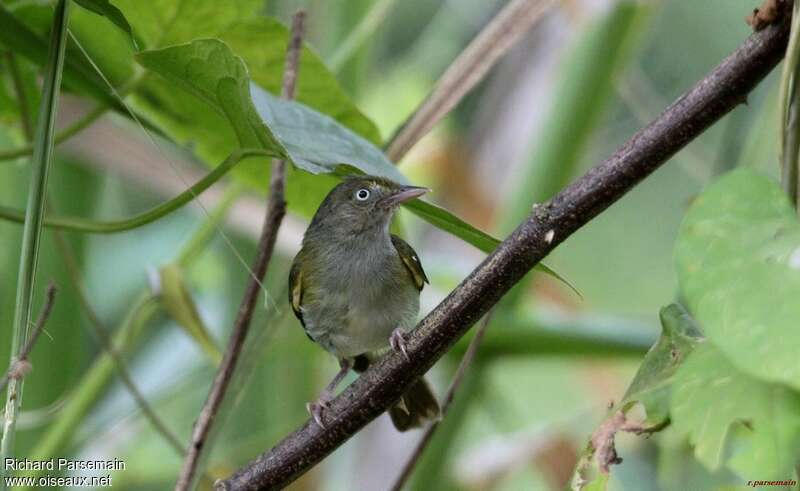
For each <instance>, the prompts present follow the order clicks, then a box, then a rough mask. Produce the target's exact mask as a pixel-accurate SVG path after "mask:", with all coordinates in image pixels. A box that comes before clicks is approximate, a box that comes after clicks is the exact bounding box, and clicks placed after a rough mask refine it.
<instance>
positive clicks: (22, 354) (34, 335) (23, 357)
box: [0, 281, 58, 391]
mask: <svg viewBox="0 0 800 491" xmlns="http://www.w3.org/2000/svg"><path fill="white" fill-rule="evenodd" d="M57 291H58V288H56V285H55V283H53V282H52V281H51V282H50V284H48V285H47V293H46V294H45V300H44V305H43V306H42V311H41V312H40V313H39V317H38V318H37V319H36V324H35V325H34V328H33V332H31V336H30V337H29V338H28V342H26V343H25V346H23V347H22V349H21V350H20V351H19V354H18V355H17V356H16V358H14V359H13V360H11V365H9V367H8V370H7V371H6V373H5V374H4V375H3V378H2V379H0V391H1V390H5V388H6V385H8V381H9V380H11V379H21V378H22V377H24V376H25V375H27V374H28V372H30V370H31V365H30V362H29V361H28V356H30V354H31V351H32V350H33V346H34V345H35V344H36V340H37V339H39V336H40V335H41V334H42V331H44V325H45V324H46V323H47V319H48V317H50V312H52V310H53V304H54V303H55V301H56V292H57Z"/></svg>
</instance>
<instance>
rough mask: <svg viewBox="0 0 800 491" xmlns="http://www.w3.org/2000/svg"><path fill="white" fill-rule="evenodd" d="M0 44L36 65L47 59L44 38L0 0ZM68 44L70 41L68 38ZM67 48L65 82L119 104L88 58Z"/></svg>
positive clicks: (106, 101)
mask: <svg viewBox="0 0 800 491" xmlns="http://www.w3.org/2000/svg"><path fill="white" fill-rule="evenodd" d="M0 44H3V45H5V46H6V47H8V48H10V49H11V50H12V51H13V52H14V53H16V54H19V55H21V56H24V57H25V58H27V59H29V60H31V61H32V62H34V63H36V64H37V65H39V66H44V64H45V61H46V60H47V41H46V40H45V38H44V37H43V36H42V35H40V34H39V33H37V32H36V31H34V30H33V29H31V28H30V27H29V26H27V25H26V24H25V23H23V22H22V21H21V20H19V19H18V18H17V17H16V16H15V15H14V14H12V13H11V12H10V11H9V10H8V9H7V8H6V7H5V5H3V4H2V3H0ZM68 44H71V43H69V41H68ZM68 50H69V56H67V58H66V59H65V60H64V85H66V86H67V87H69V88H70V89H72V90H74V91H76V92H79V93H82V94H86V95H91V96H92V97H94V98H96V99H98V100H101V101H103V102H105V103H106V104H109V105H111V106H118V104H117V103H116V101H115V99H114V97H113V96H112V95H111V92H110V90H109V88H108V86H107V85H106V84H105V82H103V80H102V79H101V78H100V76H99V75H97V73H96V72H95V71H94V68H92V65H91V63H89V60H87V59H86V57H85V56H83V54H82V53H81V52H80V51H79V50H76V49H75V47H74V46H72V49H69V48H68Z"/></svg>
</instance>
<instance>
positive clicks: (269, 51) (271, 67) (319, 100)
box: [216, 17, 382, 145]
mask: <svg viewBox="0 0 800 491" xmlns="http://www.w3.org/2000/svg"><path fill="white" fill-rule="evenodd" d="M216 37H218V38H219V39H221V40H222V41H223V42H225V44H227V45H228V46H230V48H231V50H232V51H233V52H234V53H236V54H237V55H239V56H241V57H242V59H243V60H244V61H245V63H246V64H247V68H248V70H249V72H250V77H251V79H252V81H253V82H254V83H255V84H257V85H258V86H259V87H261V88H263V89H265V90H267V91H268V92H270V93H271V94H279V93H280V91H281V82H282V78H283V67H284V65H285V58H286V44H287V42H288V40H289V37H290V35H289V30H288V29H287V28H286V27H284V26H283V24H281V23H280V22H278V21H277V20H276V19H273V18H270V17H257V18H252V19H246V20H242V21H240V22H237V23H235V24H233V25H231V26H229V27H228V28H227V29H226V30H225V31H223V32H220V33H219V34H218V35H217V36H216ZM295 99H296V100H297V101H299V102H302V103H303V104H305V105H307V106H309V107H311V108H313V109H315V110H316V111H318V112H321V113H323V114H326V115H328V116H330V117H331V118H333V119H335V120H336V121H338V122H339V123H341V124H342V125H343V126H345V127H347V128H349V129H351V130H352V131H353V132H355V133H356V134H358V135H360V136H362V137H363V138H365V139H367V140H368V141H370V142H371V143H373V144H375V145H380V144H381V143H382V142H381V136H380V133H379V132H378V128H377V127H376V126H375V124H374V123H373V122H372V121H371V120H370V119H369V118H367V117H366V116H364V114H363V113H362V112H361V111H360V110H359V109H358V108H357V107H356V106H355V105H354V104H353V102H352V101H350V99H349V98H348V96H347V95H346V94H345V92H344V90H343V89H342V87H341V86H340V85H339V81H338V80H337V79H336V77H335V76H334V75H333V73H331V72H330V71H329V70H328V68H327V67H326V66H325V64H324V63H323V62H322V60H321V59H320V57H319V56H318V55H317V54H316V53H315V52H314V51H313V50H312V49H311V48H310V47H309V46H308V45H307V44H305V45H304V46H303V50H302V51H301V53H300V69H299V70H298V77H297V84H296V89H295Z"/></svg>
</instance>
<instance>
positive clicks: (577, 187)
mask: <svg viewBox="0 0 800 491" xmlns="http://www.w3.org/2000/svg"><path fill="white" fill-rule="evenodd" d="M788 35H789V19H782V20H780V21H779V22H778V23H777V24H776V25H773V26H769V27H767V28H765V29H763V30H761V31H759V32H757V33H755V34H753V35H752V36H750V37H749V38H748V39H747V40H746V41H745V42H744V43H743V44H742V45H741V46H740V47H739V49H737V50H736V51H735V52H734V53H733V54H732V55H730V56H729V57H728V58H726V59H725V60H724V61H723V62H722V63H721V64H720V65H718V66H717V67H716V68H715V69H714V70H713V71H712V72H711V73H709V74H708V75H707V76H706V77H705V78H703V79H702V80H700V81H699V82H698V83H697V84H696V85H695V86H694V87H693V88H692V89H691V90H689V91H688V92H687V93H686V94H684V95H683V96H682V97H681V98H679V99H678V100H677V101H676V102H674V103H673V104H672V105H671V106H669V107H668V108H667V109H666V110H665V111H664V112H663V113H662V114H661V116H659V117H658V118H657V119H656V120H655V121H653V122H652V123H650V124H649V125H648V126H646V127H645V128H643V129H641V130H640V131H639V132H637V133H636V134H635V135H634V136H633V137H632V138H631V139H630V140H629V141H628V142H627V143H625V144H624V145H623V146H622V147H620V148H619V150H617V152H616V153H614V155H612V156H611V157H610V158H608V159H607V160H605V161H604V162H603V163H601V164H600V165H598V166H597V167H595V168H593V169H591V170H590V171H589V172H587V173H586V174H585V175H584V176H583V177H581V178H579V179H578V180H576V181H575V182H573V183H572V184H571V185H569V186H567V187H566V188H565V189H564V190H562V191H561V192H560V193H559V194H558V195H556V196H555V197H554V198H553V199H552V200H551V201H549V202H548V203H546V204H544V205H540V206H537V207H535V208H534V210H533V212H532V213H531V215H530V216H529V217H528V218H527V219H526V220H525V221H524V222H523V223H522V224H520V225H519V227H517V229H516V230H515V231H514V232H513V233H512V234H511V235H510V236H509V237H508V238H507V239H506V240H504V241H503V242H502V243H501V244H500V245H499V246H498V247H497V249H496V250H495V251H494V252H493V253H492V254H490V255H489V256H488V257H487V258H486V259H485V260H484V261H483V262H482V263H481V264H480V265H479V266H478V267H477V268H476V269H475V270H474V271H473V272H472V273H471V274H470V275H469V276H468V277H467V278H466V279H465V280H464V281H462V282H461V284H460V285H459V286H458V287H457V288H456V289H455V290H453V291H452V292H451V293H450V295H448V296H447V298H445V299H444V300H443V301H442V303H440V304H439V305H438V306H437V307H436V308H435V309H434V310H433V311H432V312H431V313H430V314H428V315H427V316H426V317H425V318H424V319H423V320H422V321H421V322H420V324H419V325H418V326H417V329H416V330H415V331H414V332H413V333H412V334H411V336H410V339H409V343H408V354H409V356H410V359H411V361H406V360H405V358H404V357H403V356H398V355H396V354H389V355H387V356H386V357H384V358H383V359H382V360H381V361H379V362H378V363H376V364H375V365H373V366H371V367H370V368H369V370H367V371H366V372H365V373H363V374H362V375H361V376H360V377H359V378H358V379H357V380H356V381H355V382H353V384H351V385H350V386H349V387H348V388H347V389H346V390H345V391H344V392H343V393H342V394H341V395H340V396H339V397H337V398H336V399H335V400H334V401H333V402H332V403H331V406H330V408H329V409H328V412H327V414H328V422H327V424H326V428H325V429H322V428H320V427H319V426H318V425H316V424H314V423H313V422H306V424H305V425H304V426H303V427H301V428H300V429H298V430H296V431H295V432H294V433H292V434H290V435H289V436H287V437H286V438H285V439H284V440H283V441H281V442H280V443H278V444H277V445H276V446H275V447H273V448H272V449H271V450H268V451H266V452H265V453H263V454H262V455H260V456H259V457H257V458H256V459H255V460H254V461H253V462H251V463H250V464H248V465H246V466H245V467H243V468H242V469H240V470H238V471H237V472H236V473H235V474H234V475H233V476H231V477H230V478H228V479H227V480H224V481H221V482H218V483H217V489H227V490H245V489H279V488H282V487H285V486H286V485H288V484H289V483H290V482H292V481H293V480H295V479H296V478H297V477H298V476H300V475H301V474H303V473H304V472H306V471H307V470H308V469H310V468H311V467H312V466H313V465H315V464H316V463H318V462H320V461H321V460H322V459H323V458H325V456H327V455H328V454H330V453H331V452H333V451H334V450H335V449H336V448H337V447H339V446H340V445H341V444H342V443H344V442H345V441H347V439H349V438H350V437H351V436H353V435H354V434H355V433H356V432H357V431H359V430H360V429H361V428H363V427H364V426H365V425H366V424H367V423H369V422H370V421H372V420H373V419H375V418H376V417H377V416H379V415H380V414H381V413H382V412H383V411H385V410H386V408H387V407H389V406H390V405H391V404H392V403H394V402H395V401H397V400H398V399H399V398H400V396H401V394H402V393H403V392H404V391H405V390H406V389H407V388H408V387H409V386H410V384H411V383H413V382H414V381H415V380H416V379H417V378H419V377H420V376H421V375H423V374H424V373H425V372H426V371H427V370H428V369H430V368H431V366H433V364H434V363H435V362H436V361H437V360H438V359H439V358H441V357H442V355H444V353H445V352H446V351H447V350H448V349H449V348H450V347H451V346H452V345H453V344H454V343H455V342H456V341H457V340H458V339H459V338H460V337H461V336H463V335H464V333H466V332H467V330H468V329H469V328H470V326H471V325H472V324H473V323H474V322H476V321H477V320H478V319H479V318H480V317H481V316H482V315H484V314H485V313H486V312H487V311H488V310H489V309H490V308H491V307H492V306H493V305H494V304H496V303H497V301H498V300H499V299H500V298H501V297H502V296H503V295H504V294H505V293H506V292H508V290H509V289H510V288H511V287H512V286H513V285H514V284H516V283H517V282H518V281H519V280H520V279H521V278H522V277H523V276H524V275H525V274H526V273H527V272H528V271H530V270H531V268H533V266H534V265H536V264H537V263H538V262H539V261H541V260H542V258H544V257H545V256H547V254H549V253H550V251H552V250H553V249H554V248H555V247H556V246H557V245H558V244H560V243H561V242H563V241H564V240H565V239H566V238H567V237H569V236H570V235H571V234H572V233H574V232H575V231H576V230H578V229H579V228H580V227H582V226H583V225H585V224H586V223H588V222H589V221H590V220H592V219H593V218H594V217H596V216H597V215H598V214H600V213H601V212H602V211H603V210H605V209H606V208H608V207H609V206H610V205H611V204H613V203H614V202H616V201H617V200H619V199H620V198H621V197H622V196H623V195H625V193H627V192H628V191H630V190H631V189H632V188H633V187H634V186H635V185H636V184H638V183H639V182H640V181H641V180H643V179H644V178H645V177H647V176H648V175H650V174H651V173H652V172H653V171H655V170H656V169H657V168H658V167H659V166H660V165H661V164H663V163H664V162H666V161H667V160H668V159H669V158H670V157H672V156H673V155H674V154H675V153H676V152H677V151H678V150H680V149H681V148H683V147H684V146H685V145H686V144H688V143H689V142H690V141H691V140H692V139H694V138H696V137H697V136H698V135H700V134H701V133H702V132H703V131H704V130H705V129H707V128H708V127H709V126H711V125H712V124H713V123H714V122H716V121H717V120H718V119H720V118H721V117H722V116H724V115H725V114H727V113H728V112H729V111H731V110H732V109H733V108H734V107H736V106H737V105H738V104H741V103H743V102H744V101H745V98H746V96H747V94H748V93H749V92H750V91H751V90H752V89H753V88H754V87H755V86H756V85H757V84H758V83H759V82H760V81H761V80H762V79H763V78H764V77H765V76H766V75H767V74H768V73H769V72H770V71H771V70H772V69H773V68H774V67H775V66H776V65H777V64H778V62H779V61H780V60H781V58H782V57H783V54H784V52H785V50H786V44H787V41H788Z"/></svg>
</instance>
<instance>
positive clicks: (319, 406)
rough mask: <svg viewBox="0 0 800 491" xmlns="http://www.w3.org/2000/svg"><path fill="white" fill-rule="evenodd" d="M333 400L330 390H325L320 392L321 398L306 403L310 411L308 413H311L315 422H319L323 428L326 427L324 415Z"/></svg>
mask: <svg viewBox="0 0 800 491" xmlns="http://www.w3.org/2000/svg"><path fill="white" fill-rule="evenodd" d="M332 400H333V395H332V394H330V393H329V392H328V391H325V392H323V393H322V394H320V396H319V399H317V400H316V401H314V402H309V403H308V404H306V410H307V411H308V414H310V415H311V418H312V419H313V420H314V422H315V423H317V424H318V425H319V427H320V428H322V429H323V430H324V429H326V428H325V424H324V423H323V422H322V415H323V413H324V412H325V411H326V410H327V409H328V408H329V407H330V405H331V401H332Z"/></svg>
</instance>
